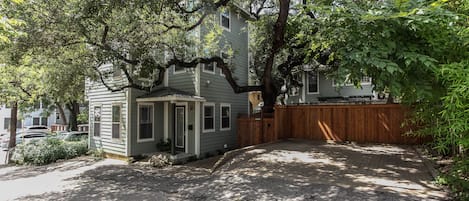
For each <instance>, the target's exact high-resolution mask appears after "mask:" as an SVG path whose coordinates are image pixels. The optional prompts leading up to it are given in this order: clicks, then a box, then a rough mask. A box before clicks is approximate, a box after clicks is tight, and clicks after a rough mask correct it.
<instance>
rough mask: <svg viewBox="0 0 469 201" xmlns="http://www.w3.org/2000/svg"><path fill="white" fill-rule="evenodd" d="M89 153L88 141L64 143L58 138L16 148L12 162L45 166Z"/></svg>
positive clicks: (20, 145)
mask: <svg viewBox="0 0 469 201" xmlns="http://www.w3.org/2000/svg"><path fill="white" fill-rule="evenodd" d="M87 151H88V146H87V144H86V141H79V142H63V141H61V140H59V139H56V138H47V139H45V140H39V141H33V142H31V143H27V144H19V145H18V146H16V149H15V152H14V153H13V156H12V161H14V162H15V163H17V164H32V165H45V164H49V163H53V162H55V161H57V160H59V159H70V158H74V157H77V156H80V155H83V154H86V152H87Z"/></svg>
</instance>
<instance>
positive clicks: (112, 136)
mask: <svg viewBox="0 0 469 201" xmlns="http://www.w3.org/2000/svg"><path fill="white" fill-rule="evenodd" d="M115 106H117V107H119V113H120V114H119V122H115V121H114V110H113V109H114V107H115ZM111 124H112V125H111V138H112V139H113V140H120V139H122V137H121V136H122V104H121V103H113V104H112V106H111ZM114 124H119V137H118V138H115V137H114V133H113V132H114V130H113V128H114Z"/></svg>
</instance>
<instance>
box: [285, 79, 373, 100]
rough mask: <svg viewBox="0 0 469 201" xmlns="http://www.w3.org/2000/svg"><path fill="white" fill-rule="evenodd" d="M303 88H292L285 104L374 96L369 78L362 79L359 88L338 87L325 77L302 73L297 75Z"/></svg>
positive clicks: (344, 85) (346, 84)
mask: <svg viewBox="0 0 469 201" xmlns="http://www.w3.org/2000/svg"><path fill="white" fill-rule="evenodd" d="M298 76H300V77H299V80H301V81H302V83H303V87H297V88H292V89H290V90H289V91H288V93H287V94H288V95H287V96H286V97H285V104H298V103H317V102H331V101H334V100H337V99H341V98H346V99H349V100H353V99H356V100H366V99H368V100H374V99H376V98H377V97H376V94H375V93H374V92H373V86H372V83H371V78H370V77H363V78H362V81H361V85H362V86H361V88H357V87H355V86H354V85H353V84H351V83H347V82H346V83H345V84H343V85H341V86H338V85H337V84H336V83H335V82H334V80H331V79H327V78H326V76H325V75H323V74H321V73H318V72H315V71H303V72H302V73H299V74H298Z"/></svg>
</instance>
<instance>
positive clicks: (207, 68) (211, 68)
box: [204, 62, 215, 72]
mask: <svg viewBox="0 0 469 201" xmlns="http://www.w3.org/2000/svg"><path fill="white" fill-rule="evenodd" d="M204 70H205V71H210V72H215V65H214V64H213V62H211V63H208V64H204Z"/></svg>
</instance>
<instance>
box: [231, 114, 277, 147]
mask: <svg viewBox="0 0 469 201" xmlns="http://www.w3.org/2000/svg"><path fill="white" fill-rule="evenodd" d="M275 133H276V132H275V130H274V119H273V118H264V119H262V120H261V119H260V118H248V117H241V118H238V145H239V146H240V147H245V146H249V145H255V144H261V143H264V142H271V141H275V140H277V139H278V137H277V136H275Z"/></svg>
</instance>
